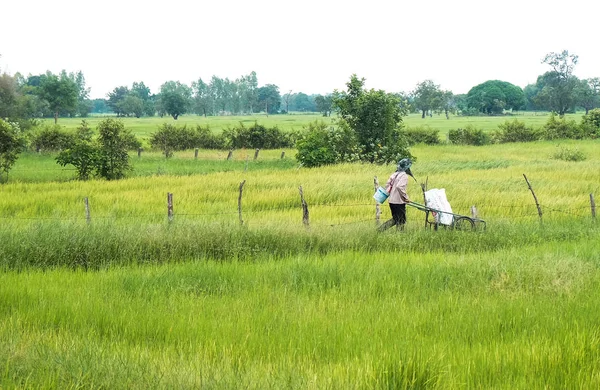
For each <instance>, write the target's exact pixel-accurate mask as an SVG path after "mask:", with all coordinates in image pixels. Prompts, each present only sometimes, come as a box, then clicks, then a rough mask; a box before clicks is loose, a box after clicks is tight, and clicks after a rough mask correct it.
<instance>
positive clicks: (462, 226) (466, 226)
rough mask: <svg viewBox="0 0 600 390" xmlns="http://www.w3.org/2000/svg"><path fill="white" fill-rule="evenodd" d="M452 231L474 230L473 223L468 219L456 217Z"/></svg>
mask: <svg viewBox="0 0 600 390" xmlns="http://www.w3.org/2000/svg"><path fill="white" fill-rule="evenodd" d="M454 229H456V230H475V221H473V220H472V219H471V218H469V217H458V218H456V220H455V221H454Z"/></svg>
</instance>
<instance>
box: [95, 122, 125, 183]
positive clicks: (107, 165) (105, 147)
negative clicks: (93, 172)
mask: <svg viewBox="0 0 600 390" xmlns="http://www.w3.org/2000/svg"><path fill="white" fill-rule="evenodd" d="M127 138H128V132H127V131H126V130H125V126H124V125H123V122H121V121H120V120H116V119H112V118H108V119H105V120H103V121H101V122H100V123H99V124H98V142H99V144H100V146H99V150H98V174H99V175H100V176H102V177H104V178H105V179H107V180H115V179H121V178H123V177H124V176H125V173H126V172H127V171H128V170H129V169H130V165H129V155H128V154H127Z"/></svg>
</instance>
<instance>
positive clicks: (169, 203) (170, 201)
mask: <svg viewBox="0 0 600 390" xmlns="http://www.w3.org/2000/svg"><path fill="white" fill-rule="evenodd" d="M167 217H169V223H170V222H173V194H172V193H170V192H167Z"/></svg>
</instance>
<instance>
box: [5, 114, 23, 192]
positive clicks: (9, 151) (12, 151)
mask: <svg viewBox="0 0 600 390" xmlns="http://www.w3.org/2000/svg"><path fill="white" fill-rule="evenodd" d="M24 148H25V138H24V137H23V136H22V134H21V129H20V128H19V125H18V124H17V123H13V122H6V121H3V120H2V119H0V182H2V180H3V179H2V176H1V174H2V172H4V173H6V177H7V180H8V171H10V169H11V168H12V166H13V164H14V163H15V161H17V159H18V158H19V153H21V152H22V151H23V149H24Z"/></svg>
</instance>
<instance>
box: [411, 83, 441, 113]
mask: <svg viewBox="0 0 600 390" xmlns="http://www.w3.org/2000/svg"><path fill="white" fill-rule="evenodd" d="M412 95H413V98H414V100H413V105H414V107H415V108H417V109H418V110H420V111H421V113H422V115H421V118H425V115H426V114H427V112H429V111H434V110H437V109H438V108H440V107H442V105H443V100H444V94H443V92H442V90H441V89H440V86H439V85H437V84H435V83H434V82H433V81H431V80H425V81H423V82H421V83H419V84H417V87H416V88H415V90H414V91H413V92H412Z"/></svg>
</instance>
